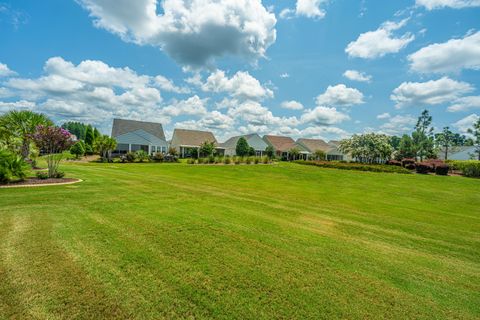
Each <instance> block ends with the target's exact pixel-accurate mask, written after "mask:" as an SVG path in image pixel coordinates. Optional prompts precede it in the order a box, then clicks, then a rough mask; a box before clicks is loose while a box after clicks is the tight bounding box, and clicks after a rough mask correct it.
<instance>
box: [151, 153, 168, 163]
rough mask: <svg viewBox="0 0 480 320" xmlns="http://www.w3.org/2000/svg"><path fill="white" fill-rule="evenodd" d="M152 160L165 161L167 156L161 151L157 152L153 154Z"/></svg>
mask: <svg viewBox="0 0 480 320" xmlns="http://www.w3.org/2000/svg"><path fill="white" fill-rule="evenodd" d="M152 160H153V161H155V162H163V161H164V160H165V156H164V154H163V153H161V152H157V153H155V154H154V155H153V156H152Z"/></svg>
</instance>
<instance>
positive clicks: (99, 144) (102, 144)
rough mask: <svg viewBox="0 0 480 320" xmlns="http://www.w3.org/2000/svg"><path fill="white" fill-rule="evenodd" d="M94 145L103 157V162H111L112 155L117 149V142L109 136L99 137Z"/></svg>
mask: <svg viewBox="0 0 480 320" xmlns="http://www.w3.org/2000/svg"><path fill="white" fill-rule="evenodd" d="M93 144H94V148H95V150H96V151H97V152H98V153H99V154H100V156H101V157H102V161H105V162H108V161H109V160H110V153H111V152H112V151H113V150H115V148H116V147H117V141H116V140H115V139H114V138H110V137H109V136H107V135H103V136H100V137H98V138H97V139H96V140H95V142H94V143H93Z"/></svg>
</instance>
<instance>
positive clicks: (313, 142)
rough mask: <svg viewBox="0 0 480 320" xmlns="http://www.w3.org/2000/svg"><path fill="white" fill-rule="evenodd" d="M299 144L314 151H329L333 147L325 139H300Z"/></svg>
mask: <svg viewBox="0 0 480 320" xmlns="http://www.w3.org/2000/svg"><path fill="white" fill-rule="evenodd" d="M297 143H298V144H301V145H302V146H304V147H305V148H306V149H307V150H308V151H310V152H312V153H314V152H315V151H318V150H321V151H324V152H327V151H328V150H330V149H332V146H331V145H329V144H328V143H326V142H325V141H323V140H322V139H303V138H302V139H298V140H297Z"/></svg>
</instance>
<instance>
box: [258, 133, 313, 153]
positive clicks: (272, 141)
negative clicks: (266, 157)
mask: <svg viewBox="0 0 480 320" xmlns="http://www.w3.org/2000/svg"><path fill="white" fill-rule="evenodd" d="M263 140H265V142H267V143H268V144H269V145H271V146H272V147H273V148H274V149H275V150H276V151H280V152H286V151H289V150H291V149H293V148H299V145H298V144H296V143H295V141H294V140H293V139H292V138H290V137H283V136H270V135H266V136H264V137H263ZM299 149H304V148H299Z"/></svg>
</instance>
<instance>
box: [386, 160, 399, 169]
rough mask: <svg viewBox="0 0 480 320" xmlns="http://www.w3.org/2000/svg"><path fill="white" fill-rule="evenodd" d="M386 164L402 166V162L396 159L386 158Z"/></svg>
mask: <svg viewBox="0 0 480 320" xmlns="http://www.w3.org/2000/svg"><path fill="white" fill-rule="evenodd" d="M387 164H388V165H389V166H397V167H401V166H402V162H401V161H397V160H388V161H387Z"/></svg>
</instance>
